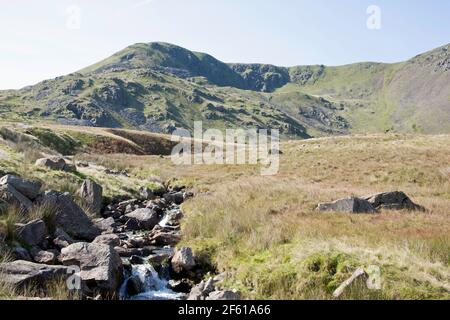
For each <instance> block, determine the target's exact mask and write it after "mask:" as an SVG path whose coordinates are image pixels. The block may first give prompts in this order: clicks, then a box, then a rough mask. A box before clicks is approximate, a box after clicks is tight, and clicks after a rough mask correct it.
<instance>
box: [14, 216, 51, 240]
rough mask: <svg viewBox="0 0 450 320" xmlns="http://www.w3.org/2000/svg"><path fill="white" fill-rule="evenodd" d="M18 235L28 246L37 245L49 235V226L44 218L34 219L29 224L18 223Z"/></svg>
mask: <svg viewBox="0 0 450 320" xmlns="http://www.w3.org/2000/svg"><path fill="white" fill-rule="evenodd" d="M16 237H17V239H18V240H19V241H20V242H22V243H24V244H26V245H28V246H37V245H39V244H40V243H41V242H42V241H44V239H45V238H46V237H47V227H46V225H45V223H44V221H42V220H33V221H31V222H28V223H27V224H21V223H17V224H16Z"/></svg>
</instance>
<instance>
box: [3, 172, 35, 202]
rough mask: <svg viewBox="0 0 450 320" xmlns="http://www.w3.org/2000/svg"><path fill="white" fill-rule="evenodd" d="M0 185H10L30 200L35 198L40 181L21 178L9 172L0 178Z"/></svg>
mask: <svg viewBox="0 0 450 320" xmlns="http://www.w3.org/2000/svg"><path fill="white" fill-rule="evenodd" d="M0 185H2V186H4V185H10V186H12V187H14V189H16V190H17V191H18V192H20V193H21V194H22V195H24V196H25V197H27V198H28V199H30V200H35V199H36V198H37V196H38V195H39V192H40V190H41V186H42V184H41V183H40V182H35V181H31V180H26V179H22V178H19V177H16V176H13V175H9V174H8V175H6V176H4V177H3V178H1V179H0Z"/></svg>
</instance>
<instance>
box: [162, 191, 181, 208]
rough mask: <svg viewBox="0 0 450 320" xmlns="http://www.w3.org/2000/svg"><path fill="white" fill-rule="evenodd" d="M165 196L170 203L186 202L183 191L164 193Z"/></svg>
mask: <svg viewBox="0 0 450 320" xmlns="http://www.w3.org/2000/svg"><path fill="white" fill-rule="evenodd" d="M163 198H164V199H165V200H166V201H167V202H170V203H175V204H178V205H180V204H182V203H183V202H184V195H183V192H181V191H180V192H169V193H166V194H164V196H163Z"/></svg>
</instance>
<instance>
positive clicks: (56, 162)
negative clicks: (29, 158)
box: [35, 157, 66, 171]
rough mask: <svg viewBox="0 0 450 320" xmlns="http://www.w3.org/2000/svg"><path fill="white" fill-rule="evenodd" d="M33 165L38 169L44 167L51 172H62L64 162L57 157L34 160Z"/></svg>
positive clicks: (64, 165)
mask: <svg viewBox="0 0 450 320" xmlns="http://www.w3.org/2000/svg"><path fill="white" fill-rule="evenodd" d="M35 165H36V166H38V167H46V168H49V169H51V170H57V171H64V168H65V167H66V161H65V160H64V159H63V158H59V157H50V158H42V159H38V160H36V163H35Z"/></svg>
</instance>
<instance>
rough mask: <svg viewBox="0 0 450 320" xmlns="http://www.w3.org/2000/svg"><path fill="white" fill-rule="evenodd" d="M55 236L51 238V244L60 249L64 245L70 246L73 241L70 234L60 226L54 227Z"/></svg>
mask: <svg viewBox="0 0 450 320" xmlns="http://www.w3.org/2000/svg"><path fill="white" fill-rule="evenodd" d="M54 235H55V238H54V239H53V244H54V245H55V246H56V247H57V248H58V249H60V250H61V249H62V248H65V247H68V246H70V245H71V244H73V243H74V242H75V241H74V240H73V239H72V237H71V236H69V235H68V234H67V233H66V232H65V231H64V230H62V229H61V228H56V230H55V234H54Z"/></svg>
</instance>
